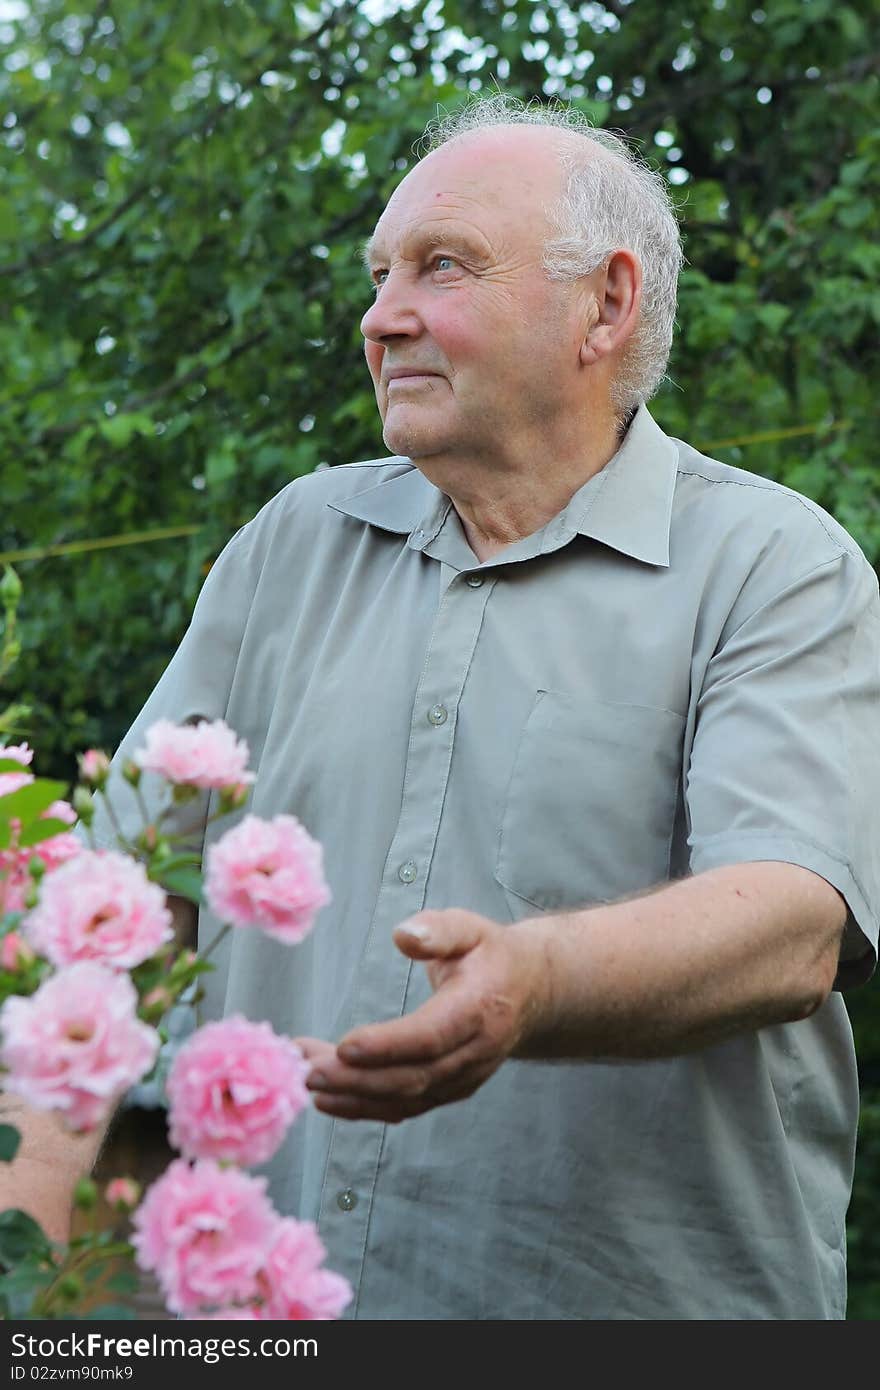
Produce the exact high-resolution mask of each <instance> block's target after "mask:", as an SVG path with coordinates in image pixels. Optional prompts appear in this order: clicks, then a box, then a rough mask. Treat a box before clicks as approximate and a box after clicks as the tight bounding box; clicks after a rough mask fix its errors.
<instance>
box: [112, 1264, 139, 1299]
mask: <svg viewBox="0 0 880 1390" xmlns="http://www.w3.org/2000/svg"><path fill="white" fill-rule="evenodd" d="M140 1286H141V1281H140V1279H139V1278H138V1275H137V1273H136V1271H135V1270H133V1269H120V1270H118V1271H117V1273H116V1274H114V1275H113V1276H112V1278H110V1279H108V1280H107V1282H106V1284H105V1285H104V1287H105V1288H106V1290H107V1292H108V1293H121V1294H133V1293H137V1291H138V1289H139V1288H140Z"/></svg>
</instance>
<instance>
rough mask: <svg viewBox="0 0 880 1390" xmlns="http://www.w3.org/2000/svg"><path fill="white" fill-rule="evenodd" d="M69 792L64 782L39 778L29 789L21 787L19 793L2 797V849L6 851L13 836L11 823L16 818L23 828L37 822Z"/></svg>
mask: <svg viewBox="0 0 880 1390" xmlns="http://www.w3.org/2000/svg"><path fill="white" fill-rule="evenodd" d="M66 790H67V788H66V786H65V784H64V783H63V782H50V781H48V780H47V779H46V778H43V777H38V778H37V780H36V781H35V782H31V784H30V785H29V786H27V787H19V789H18V791H17V792H10V793H9V795H8V796H0V849H6V847H7V845H8V844H9V842H10V840H11V838H12V835H11V830H10V825H9V822H10V821H11V820H12V819H13V818H14V819H16V820H19V821H21V823H22V826H23V828H27V826H29V825H30V823H31V822H32V821H34V820H37V819H38V818H39V817H40V816H41V815H42V814H43V812H44V811H47V810H48V809H49V807H50V806H51V805H52V802H53V801H58V800H59V799H60V798H61V797H62V796H63V795H64V793H65V791H66Z"/></svg>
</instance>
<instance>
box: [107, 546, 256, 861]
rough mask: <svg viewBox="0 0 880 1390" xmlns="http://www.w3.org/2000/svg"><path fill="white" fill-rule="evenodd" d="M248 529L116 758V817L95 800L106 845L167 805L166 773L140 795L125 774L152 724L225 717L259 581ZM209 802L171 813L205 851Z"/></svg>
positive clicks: (220, 565) (173, 827)
mask: <svg viewBox="0 0 880 1390" xmlns="http://www.w3.org/2000/svg"><path fill="white" fill-rule="evenodd" d="M248 530H249V528H244V529H243V530H242V531H239V532H237V533H236V535H235V536H233V538H232V540H230V542H229V543H228V545H227V546H226V548H225V549H224V550H223V552H222V554H221V555H220V556H219V557H218V559H217V560H216V561H215V563H214V565H213V566H212V567H211V569H210V571H209V572H208V576H207V578H206V580H205V582H204V584H203V585H202V589H201V592H200V594H199V597H198V600H197V602H196V605H195V608H194V610H193V615H192V620H191V622H190V625H189V627H188V629H187V631H186V633H185V634H184V637H183V640H182V641H181V643H180V645H179V647H178V648H177V650H176V652H175V653H174V655H173V657H172V658H171V661H170V662H169V664H168V666H167V667H166V668H165V671H164V673H163V675H162V676H161V678H160V679H159V682H158V684H157V685H156V686H155V688H154V690H153V691H152V693H151V695H150V696H149V697H148V699H147V701H146V703H145V705H144V706H143V708H142V710H141V712H140V714H139V715H138V716H137V718H136V719H135V721H134V723H133V724H132V726H131V728H130V729H129V730H128V733H127V734H126V735H125V737H124V738H123V739H122V742H121V743H120V745H119V747H118V748H117V749H116V751H115V753H114V755H113V759H112V764H111V774H110V779H109V781H108V784H107V799H108V800H109V802H110V804H111V805H112V808H113V817H111V815H110V814H109V812H108V809H107V800H105V798H104V797H102V796H98V797H96V798H95V818H94V824H93V827H92V833H93V836H94V840H95V842H96V843H97V845H98V846H99V847H101V848H112V849H115V848H116V847H117V844H118V840H117V832H118V830H119V829H121V831H122V833H123V834H124V835H125V836H126V837H127V838H130V839H133V838H134V837H135V836H136V835H137V834H139V833H140V831H141V829H142V828H143V823H144V811H143V809H142V807H144V806H145V807H146V812H147V814H148V816H149V818H150V819H151V820H153V819H155V818H156V816H157V815H158V814H159V812H160V810H161V809H163V808H164V807H165V804H166V801H167V799H168V790H167V787H166V786H165V784H164V783H163V782H162V781H161V779H160V778H159V777H158V776H155V775H154V774H152V773H144V775H143V777H142V779H141V785H140V788H139V791H140V796H139V797H137V796H135V793H134V792H133V790H132V788H131V787H130V786H129V784H128V783H127V782H126V781H125V779H124V778H123V777H122V768H123V766H124V765H125V763H126V762H127V761H128V760H129V759H130V758H132V757H133V756H134V754H135V753H136V752H137V751H138V750H139V749H141V748H143V746H144V744H145V742H146V733H147V730H148V729H149V728H150V726H151V725H152V724H155V723H156V721H157V720H159V719H168V720H170V721H171V722H172V723H174V724H184V723H187V722H191V723H196V722H198V721H199V720H200V719H207V720H214V719H223V718H224V717H225V714H226V710H227V707H228V702H229V692H230V689H231V686H232V680H233V677H234V674H235V669H236V665H237V662H238V656H239V652H240V649H241V642H242V637H243V634H244V630H245V627H246V624H247V619H248V613H249V611H250V606H251V602H252V599H253V593H254V588H255V584H256V579H257V573H256V567H255V564H254V562H253V557H252V555H251V549H252V547H251V546H250V544H249V538H248ZM209 802H210V795H209V793H208V792H202V793H199V795H198V797H197V798H195V799H194V800H193V801H188V802H186V803H185V804H184V805H182V806H174V807H171V808H170V809H169V810H167V812H166V814H165V817H164V819H163V825H164V826H165V827H166V829H167V830H168V831H170V832H172V833H174V834H176V835H182V836H185V837H187V840H188V841H189V842H190V843H192V845H193V847H194V848H196V849H198V850H199V851H201V847H202V843H203V840H204V827H205V821H206V818H207V815H208V810H209Z"/></svg>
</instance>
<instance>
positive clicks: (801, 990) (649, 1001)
mask: <svg viewBox="0 0 880 1390" xmlns="http://www.w3.org/2000/svg"><path fill="white" fill-rule="evenodd" d="M845 917H846V906H845V903H844V901H843V898H842V897H841V896H840V894H839V893H837V891H836V890H835V889H834V888H832V887H831V885H830V884H828V883H826V881H825V880H824V879H822V878H820V877H819V876H818V875H816V874H813V873H811V872H810V871H809V870H806V869H802V868H800V867H799V866H797V865H791V864H783V863H777V862H775V861H774V862H762V863H754V864H737V865H731V866H729V867H725V868H720V869H712V870H710V871H707V872H706V873H702V874H698V875H695V876H694V877H692V878H688V879H683V880H681V881H679V882H676V883H674V884H669V885H664V887H663V888H661V889H658V890H655V891H653V892H651V893H649V894H647V895H646V896H643V897H639V898H635V899H630V900H628V901H625V902H619V903H614V904H610V905H607V906H606V905H603V906H599V907H592V908H585V909H583V910H580V911H574V912H567V913H559V914H555V915H553V916H548V917H539V918H529V919H527V920H525V921H523V922H520V923H517V924H516V925H515V926H513V927H511V928H509V930H510V931H513V932H515V933H517V934H518V935H520V936H521V937H522V938H523V945H524V948H525V949H527V950H529V951H531V952H532V953H533V958H534V960H535V962H536V965H537V970H536V977H535V978H536V981H537V982H538V983H537V985H536V1001H535V1011H534V1016H533V1022H532V1024H531V1026H530V1027H529V1031H528V1034H527V1037H526V1038H525V1039H524V1040H523V1042H522V1044H521V1045H520V1046H519V1047H518V1048H517V1049H516V1052H515V1055H516V1056H518V1057H530V1058H540V1057H583V1058H596V1059H599V1058H601V1057H618V1058H640V1057H643V1058H647V1057H660V1056H671V1055H674V1054H676V1053H680V1052H686V1051H692V1050H695V1049H697V1048H700V1047H706V1046H709V1045H711V1044H712V1043H716V1042H720V1041H723V1040H724V1039H725V1038H728V1037H730V1036H732V1035H734V1034H736V1033H739V1032H743V1031H745V1030H748V1029H755V1028H761V1027H766V1026H769V1025H771V1024H776V1023H783V1022H789V1021H793V1020H797V1019H801V1018H805V1017H807V1016H809V1014H810V1013H812V1012H813V1011H814V1010H815V1009H816V1008H818V1007H819V1005H820V1004H821V1003H822V1002H823V1001H824V999H825V998H826V997H827V994H828V992H829V991H830V989H831V985H832V983H833V980H834V974H835V970H836V964H837V956H838V950H839V945H840V937H841V932H842V929H843V924H844V921H845Z"/></svg>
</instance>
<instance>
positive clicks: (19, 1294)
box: [0, 1255, 57, 1320]
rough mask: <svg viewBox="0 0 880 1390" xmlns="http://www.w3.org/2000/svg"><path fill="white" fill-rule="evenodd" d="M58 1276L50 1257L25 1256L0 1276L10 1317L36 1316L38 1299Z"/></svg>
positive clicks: (3, 1295) (1, 1292)
mask: <svg viewBox="0 0 880 1390" xmlns="http://www.w3.org/2000/svg"><path fill="white" fill-rule="evenodd" d="M56 1274H57V1270H56V1268H55V1266H54V1265H53V1264H52V1263H50V1261H49V1258H48V1255H25V1256H23V1257H22V1258H21V1259H20V1260H18V1261H16V1263H15V1265H14V1266H13V1268H12V1269H9V1270H7V1272H6V1273H5V1274H3V1275H0V1297H2V1299H3V1301H4V1303H5V1304H6V1307H7V1310H8V1316H9V1317H10V1318H14V1319H16V1320H18V1319H22V1318H30V1317H33V1316H34V1311H33V1305H34V1300H35V1299H36V1297H37V1296H38V1295H39V1294H41V1293H43V1291H44V1290H45V1289H48V1287H49V1285H50V1284H51V1283H52V1281H53V1280H54V1278H55V1276H56Z"/></svg>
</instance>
